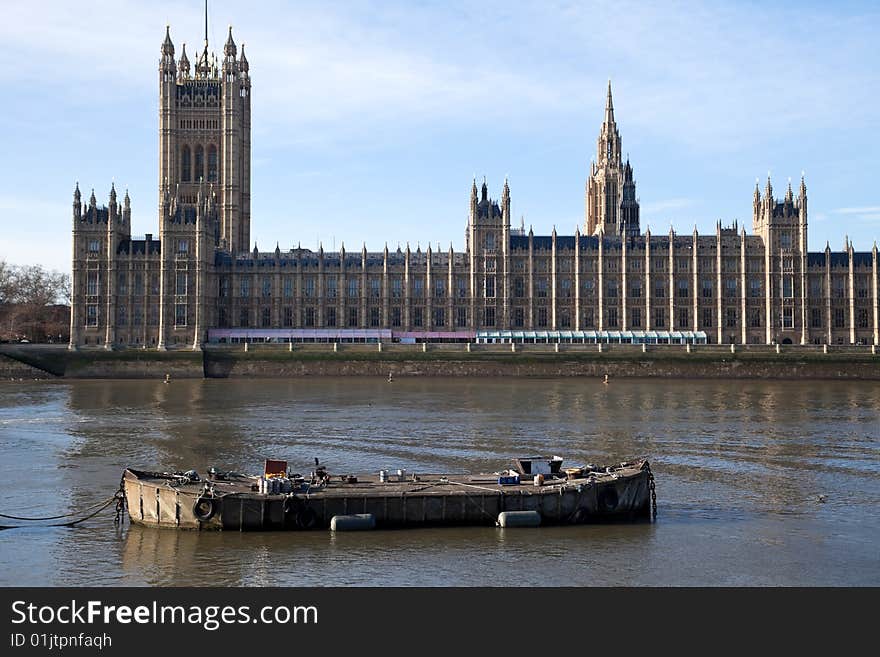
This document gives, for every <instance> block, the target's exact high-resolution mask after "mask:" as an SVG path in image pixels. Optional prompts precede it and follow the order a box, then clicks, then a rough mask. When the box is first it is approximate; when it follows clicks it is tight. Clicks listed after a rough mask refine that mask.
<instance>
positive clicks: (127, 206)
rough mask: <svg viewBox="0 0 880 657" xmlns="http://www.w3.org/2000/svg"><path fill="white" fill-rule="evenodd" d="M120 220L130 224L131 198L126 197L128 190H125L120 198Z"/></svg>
mask: <svg viewBox="0 0 880 657" xmlns="http://www.w3.org/2000/svg"><path fill="white" fill-rule="evenodd" d="M122 221H124V222H125V223H126V224H129V225H131V199H130V198H129V197H128V190H127V189H126V190H125V196H124V197H123V199H122Z"/></svg>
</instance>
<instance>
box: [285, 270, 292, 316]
mask: <svg viewBox="0 0 880 657" xmlns="http://www.w3.org/2000/svg"><path fill="white" fill-rule="evenodd" d="M284 296H285V298H287V299H289V298H291V297H292V296H293V278H291V277H290V276H285V278H284ZM291 321H293V320H291Z"/></svg>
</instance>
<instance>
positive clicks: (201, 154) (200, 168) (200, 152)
mask: <svg viewBox="0 0 880 657" xmlns="http://www.w3.org/2000/svg"><path fill="white" fill-rule="evenodd" d="M204 177H205V149H204V148H202V146H201V144H199V145H198V146H196V170H195V180H196V181H197V182H198V181H199V180H202V179H203V178H204Z"/></svg>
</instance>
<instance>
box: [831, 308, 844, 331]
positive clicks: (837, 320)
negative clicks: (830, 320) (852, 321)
mask: <svg viewBox="0 0 880 657" xmlns="http://www.w3.org/2000/svg"><path fill="white" fill-rule="evenodd" d="M844 326H846V324H845V320H844V314H843V308H835V309H834V328H843V327H844Z"/></svg>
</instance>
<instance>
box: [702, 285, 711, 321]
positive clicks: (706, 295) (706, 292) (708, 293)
mask: <svg viewBox="0 0 880 657" xmlns="http://www.w3.org/2000/svg"><path fill="white" fill-rule="evenodd" d="M703 298H704V299H711V298H712V281H711V280H710V279H708V278H704V279H703ZM709 326H711V324H709Z"/></svg>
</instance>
